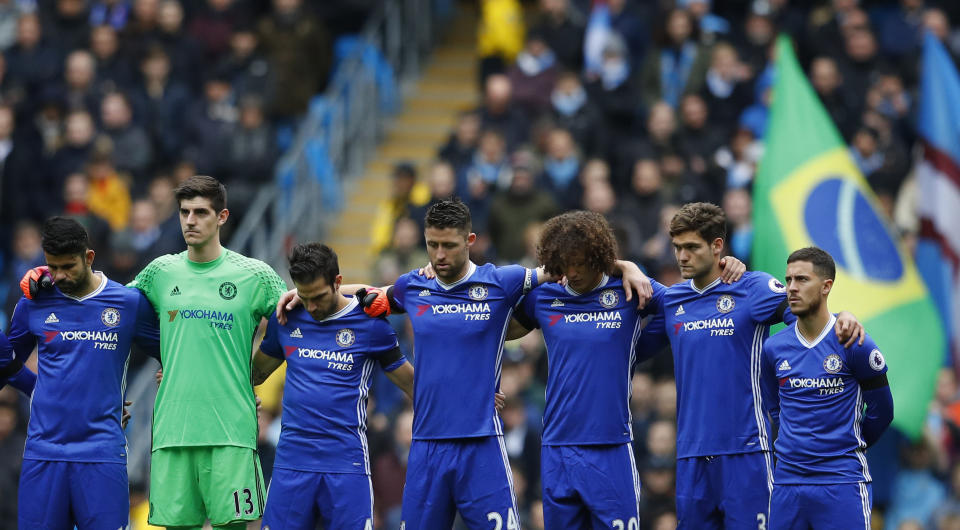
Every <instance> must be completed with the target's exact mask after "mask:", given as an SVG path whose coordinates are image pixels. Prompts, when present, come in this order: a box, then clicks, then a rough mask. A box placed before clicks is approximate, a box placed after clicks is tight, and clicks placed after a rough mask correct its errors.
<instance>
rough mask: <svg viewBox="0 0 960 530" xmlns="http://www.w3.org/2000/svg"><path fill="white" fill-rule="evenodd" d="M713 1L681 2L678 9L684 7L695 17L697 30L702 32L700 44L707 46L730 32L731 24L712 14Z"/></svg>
mask: <svg viewBox="0 0 960 530" xmlns="http://www.w3.org/2000/svg"><path fill="white" fill-rule="evenodd" d="M712 3H713V2H712V0H680V1H679V2H677V7H682V8H684V9H686V10H687V11H689V12H690V14H691V15H693V20H694V21H695V22H696V25H697V28H698V29H699V30H700V42H702V43H703V44H706V45H707V46H710V45H712V44H713V43H714V42H715V41H716V40H717V38H718V35H726V34H727V33H729V32H730V23H729V22H727V20H726V19H724V18H723V17H720V16H717V15H715V14H713V13H711V12H710V9H711V8H712V5H711V4H712Z"/></svg>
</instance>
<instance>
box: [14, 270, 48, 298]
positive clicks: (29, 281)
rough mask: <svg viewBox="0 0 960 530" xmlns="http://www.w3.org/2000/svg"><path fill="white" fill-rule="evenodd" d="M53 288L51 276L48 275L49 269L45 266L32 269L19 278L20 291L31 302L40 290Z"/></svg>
mask: <svg viewBox="0 0 960 530" xmlns="http://www.w3.org/2000/svg"><path fill="white" fill-rule="evenodd" d="M51 287H53V276H51V275H50V269H49V268H48V267H47V266H46V265H41V266H39V267H34V268H32V269H30V270H28V271H27V273H26V274H24V275H23V278H20V290H21V291H23V296H25V297H26V298H27V300H33V298H34V297H35V296H37V294H39V293H40V290H41V289H49V288H51Z"/></svg>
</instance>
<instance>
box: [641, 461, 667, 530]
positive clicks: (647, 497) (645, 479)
mask: <svg viewBox="0 0 960 530" xmlns="http://www.w3.org/2000/svg"><path fill="white" fill-rule="evenodd" d="M638 464H640V477H641V478H640V485H641V488H642V490H641V491H642V493H641V495H640V518H641V523H640V527H641V528H654V526H653V525H654V521H655V520H657V519H659V518H661V517H662V514H665V513H673V511H674V510H675V509H676V507H675V504H674V483H675V480H676V476H675V472H674V467H675V465H676V464H675V462H674V460H673V459H672V458H662V457H650V458H648V459H647V460H646V462H638ZM673 521H674V527H675V525H676V517H674V518H673ZM659 524H664V523H659Z"/></svg>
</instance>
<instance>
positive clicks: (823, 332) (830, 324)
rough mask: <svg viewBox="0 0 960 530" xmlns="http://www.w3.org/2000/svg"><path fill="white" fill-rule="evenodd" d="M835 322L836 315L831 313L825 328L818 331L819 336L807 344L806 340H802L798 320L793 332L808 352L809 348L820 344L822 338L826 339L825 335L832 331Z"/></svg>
mask: <svg viewBox="0 0 960 530" xmlns="http://www.w3.org/2000/svg"><path fill="white" fill-rule="evenodd" d="M836 322H837V317H836V315H834V314H833V313H831V314H830V320H828V321H827V325H826V326H823V329H822V330H820V334H819V335H817V338H816V339H814V340H813V342H807V339H805V338H803V333H800V321H799V320H798V321H797V323H796V325H795V326H794V329H793V331H794V332H795V333H796V334H797V338H798V339H800V344H803V345H804V346H806V348H807V349H808V350H809V349H810V348H813V347H814V346H816V345H817V344H820V341H822V340H823V339H824V338H826V336H827V333H830V330H831V329H833V326H834V324H836Z"/></svg>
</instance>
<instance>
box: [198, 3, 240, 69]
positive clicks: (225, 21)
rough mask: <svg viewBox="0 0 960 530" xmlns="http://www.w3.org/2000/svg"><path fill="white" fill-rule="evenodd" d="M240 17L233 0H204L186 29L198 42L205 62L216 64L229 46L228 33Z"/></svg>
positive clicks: (231, 31)
mask: <svg viewBox="0 0 960 530" xmlns="http://www.w3.org/2000/svg"><path fill="white" fill-rule="evenodd" d="M241 17H242V10H241V9H239V8H238V7H237V5H236V3H235V2H234V0H206V2H205V3H204V5H203V6H202V7H201V8H200V9H199V10H198V11H197V12H196V13H195V14H194V16H193V17H192V18H191V21H190V26H189V28H188V31H190V34H191V35H193V38H195V39H197V41H199V42H200V50H198V51H199V52H200V53H201V54H202V56H203V60H204V62H205V63H206V64H216V63H217V61H219V60H220V58H221V57H222V56H223V55H224V54H225V53H226V52H227V50H228V49H229V48H230V35H231V34H232V33H233V28H234V27H236V26H237V24H240V23H241V22H242V20H241Z"/></svg>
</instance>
